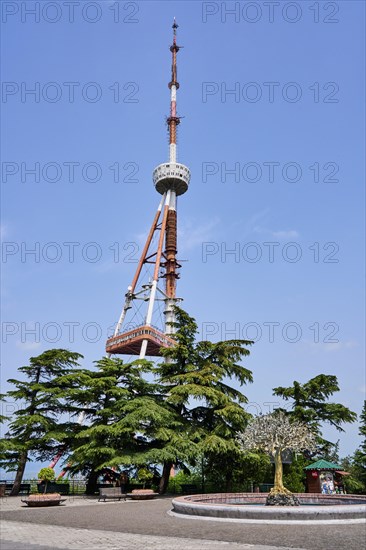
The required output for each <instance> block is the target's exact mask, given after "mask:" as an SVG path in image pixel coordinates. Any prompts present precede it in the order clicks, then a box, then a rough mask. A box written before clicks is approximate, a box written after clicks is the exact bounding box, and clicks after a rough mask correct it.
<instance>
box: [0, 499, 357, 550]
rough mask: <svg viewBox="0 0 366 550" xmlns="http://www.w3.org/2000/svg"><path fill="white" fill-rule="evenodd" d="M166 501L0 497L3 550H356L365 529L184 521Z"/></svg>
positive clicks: (350, 526) (197, 520)
mask: <svg viewBox="0 0 366 550" xmlns="http://www.w3.org/2000/svg"><path fill="white" fill-rule="evenodd" d="M170 509H171V499H170V498H160V499H157V500H153V501H145V502H143V501H140V502H138V501H127V502H107V503H102V502H100V503H98V502H97V501H96V500H93V499H85V498H78V497H77V498H75V497H74V498H73V497H71V498H70V499H68V500H67V502H66V503H65V505H64V506H57V507H48V508H27V507H24V506H22V505H21V502H20V498H17V497H15V498H14V497H13V498H6V499H2V503H1V518H2V528H1V536H2V544H1V550H117V549H118V550H142V549H143V550H145V549H153V550H175V549H177V550H181V549H182V548H184V550H205V549H206V548H207V550H226V549H228V550H229V549H230V550H231V549H232V550H248V549H252V550H285V549H288V548H292V549H296V550H304V549H306V550H308V549H309V550H359V549H360V548H363V547H364V543H365V526H364V525H360V524H356V525H334V524H333V525H332V526H325V525H319V526H316V528H314V526H311V528H309V526H306V525H296V526H295V525H268V524H267V525H260V524H243V523H226V522H218V521H205V520H200V519H183V518H179V517H173V516H170V515H169V514H168V512H169V510H170Z"/></svg>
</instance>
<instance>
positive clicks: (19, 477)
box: [10, 451, 28, 497]
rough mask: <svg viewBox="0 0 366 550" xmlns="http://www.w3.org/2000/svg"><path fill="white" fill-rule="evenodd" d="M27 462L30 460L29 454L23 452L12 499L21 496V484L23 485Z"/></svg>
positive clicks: (12, 490) (20, 456)
mask: <svg viewBox="0 0 366 550" xmlns="http://www.w3.org/2000/svg"><path fill="white" fill-rule="evenodd" d="M27 460H28V452H27V451H23V452H21V453H20V454H19V462H18V469H17V473H16V476H15V481H14V485H13V487H12V489H11V492H10V496H11V497H16V496H17V495H18V494H19V491H20V484H21V482H22V479H23V475H24V470H25V467H26V465H27Z"/></svg>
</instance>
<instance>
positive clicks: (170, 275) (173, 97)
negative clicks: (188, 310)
mask: <svg viewBox="0 0 366 550" xmlns="http://www.w3.org/2000/svg"><path fill="white" fill-rule="evenodd" d="M177 28H178V24H177V23H176V20H175V18H174V22H173V44H172V45H171V46H170V51H171V52H172V69H171V72H172V75H171V81H170V82H169V88H170V115H169V117H168V118H167V124H168V129H169V161H168V162H166V163H164V164H159V166H157V167H156V168H155V170H154V172H153V182H154V185H155V189H156V190H157V191H158V193H160V194H161V195H162V198H161V201H160V204H159V207H158V210H157V212H156V214H155V217H154V220H153V223H152V225H151V228H150V231H149V234H148V237H147V240H146V242H145V245H144V247H143V250H142V254H141V257H140V260H139V263H138V266H137V270H136V273H135V275H134V277H133V280H132V283H131V285H130V286H129V287H128V289H127V293H126V295H125V303H124V307H123V309H122V313H121V315H120V318H119V321H118V323H117V325H116V327H115V330H114V334H113V336H112V337H111V338H109V339H108V340H107V344H106V351H107V353H108V354H114V353H117V354H123V355H124V354H126V355H139V357H140V358H144V357H145V356H146V355H148V356H158V355H160V348H161V347H170V346H172V345H173V344H174V340H173V339H172V338H171V337H170V336H169V335H172V334H173V333H174V327H173V326H172V322H174V305H175V303H176V301H177V297H176V282H177V279H178V277H179V274H178V269H179V268H180V267H181V266H180V264H179V263H178V262H177V258H176V254H177V196H179V195H183V193H185V192H186V191H187V189H188V185H189V181H190V171H189V169H188V168H187V167H186V166H185V165H184V164H180V163H178V162H177V126H178V124H179V123H180V118H179V116H178V115H177V90H178V88H179V83H178V80H177V53H178V51H179V49H180V47H179V46H178V45H177ZM155 234H158V235H159V238H158V244H157V248H156V250H152V248H153V247H152V242H153V237H154V235H155ZM148 263H149V264H153V276H152V280H150V281H149V282H148V283H147V284H142V285H139V283H140V276H141V271H142V268H143V266H144V264H148ZM161 270H163V273H162V274H161ZM163 278H165V285H164V289H163V288H161V286H160V283H161V279H163ZM135 300H144V301H146V302H147V308H146V313H145V318H144V322H143V323H142V324H140V325H138V326H135V327H134V328H133V329H132V330H127V331H126V330H124V325H125V321H126V317H127V315H128V312H129V310H130V309H131V308H132V305H133V302H134V301H135ZM159 300H160V301H161V300H163V301H164V302H165V311H164V316H165V322H164V327H162V328H161V329H158V328H156V327H154V326H152V318H153V312H154V307H155V305H156V302H157V301H159Z"/></svg>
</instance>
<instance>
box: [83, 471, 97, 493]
mask: <svg viewBox="0 0 366 550" xmlns="http://www.w3.org/2000/svg"><path fill="white" fill-rule="evenodd" d="M97 481H98V472H96V471H95V470H91V472H90V474H89V477H88V481H87V484H86V488H85V492H86V494H87V495H94V494H95V493H96V492H97V490H98V487H97Z"/></svg>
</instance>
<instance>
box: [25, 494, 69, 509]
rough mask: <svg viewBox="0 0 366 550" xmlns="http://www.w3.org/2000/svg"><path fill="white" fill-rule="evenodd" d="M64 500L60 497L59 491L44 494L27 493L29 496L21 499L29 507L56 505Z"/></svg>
mask: <svg viewBox="0 0 366 550" xmlns="http://www.w3.org/2000/svg"><path fill="white" fill-rule="evenodd" d="M65 500H66V499H65V498H61V495H60V494H59V493H48V494H45V495H29V497H27V498H24V499H22V502H24V503H25V504H27V505H28V506H30V507H31V508H39V507H41V506H58V505H59V504H61V503H62V502H65Z"/></svg>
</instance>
